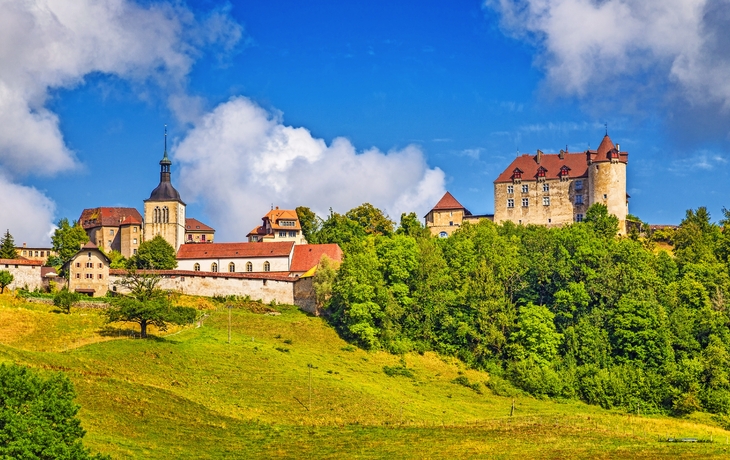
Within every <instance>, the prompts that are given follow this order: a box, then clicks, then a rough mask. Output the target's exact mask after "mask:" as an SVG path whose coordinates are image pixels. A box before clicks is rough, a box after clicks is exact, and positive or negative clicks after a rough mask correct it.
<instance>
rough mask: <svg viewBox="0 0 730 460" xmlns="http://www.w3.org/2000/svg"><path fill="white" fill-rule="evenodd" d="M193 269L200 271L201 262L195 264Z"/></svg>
mask: <svg viewBox="0 0 730 460" xmlns="http://www.w3.org/2000/svg"><path fill="white" fill-rule="evenodd" d="M193 270H195V271H196V272H199V271H200V264H195V265H193Z"/></svg>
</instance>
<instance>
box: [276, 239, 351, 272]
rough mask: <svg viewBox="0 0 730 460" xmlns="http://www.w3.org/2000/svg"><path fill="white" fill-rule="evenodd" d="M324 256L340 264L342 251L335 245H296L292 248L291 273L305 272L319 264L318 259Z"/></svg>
mask: <svg viewBox="0 0 730 460" xmlns="http://www.w3.org/2000/svg"><path fill="white" fill-rule="evenodd" d="M323 255H326V256H327V257H329V258H330V259H332V260H334V261H336V262H342V249H340V246H339V245H337V244H298V245H296V246H294V255H293V256H292V261H291V267H289V270H291V271H292V272H297V273H298V272H306V271H307V270H309V269H310V268H312V267H314V266H315V265H317V264H318V263H319V259H321V258H322V256H323Z"/></svg>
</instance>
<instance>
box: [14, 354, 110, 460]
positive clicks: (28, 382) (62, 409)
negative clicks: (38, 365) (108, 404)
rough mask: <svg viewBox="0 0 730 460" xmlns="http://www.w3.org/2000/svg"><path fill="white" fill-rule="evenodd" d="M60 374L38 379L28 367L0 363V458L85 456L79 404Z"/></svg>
mask: <svg viewBox="0 0 730 460" xmlns="http://www.w3.org/2000/svg"><path fill="white" fill-rule="evenodd" d="M75 396H76V393H75V391H74V388H73V385H72V384H71V381H70V380H69V379H68V377H66V376H65V375H64V374H62V373H54V374H51V375H50V376H49V377H48V378H42V377H40V376H39V375H38V374H36V373H34V372H32V371H30V370H29V369H28V368H25V367H22V366H17V365H5V364H1V365H0V458H28V459H31V458H34V459H50V458H61V459H88V458H97V459H102V458H108V457H104V456H101V455H99V454H96V455H92V454H91V453H90V452H89V451H88V450H87V449H85V448H84V446H83V444H82V442H81V440H82V438H83V437H84V435H85V434H86V433H85V432H84V430H83V428H81V422H80V421H79V419H78V418H76V414H77V413H78V411H79V406H78V405H76V404H74V402H73V400H74V398H75Z"/></svg>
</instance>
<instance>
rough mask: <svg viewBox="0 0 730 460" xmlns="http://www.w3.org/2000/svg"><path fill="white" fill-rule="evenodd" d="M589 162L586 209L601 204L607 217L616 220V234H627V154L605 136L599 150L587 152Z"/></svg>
mask: <svg viewBox="0 0 730 460" xmlns="http://www.w3.org/2000/svg"><path fill="white" fill-rule="evenodd" d="M586 156H587V161H588V205H589V206H590V205H592V204H594V203H602V204H604V205H606V207H607V208H608V213H609V214H614V215H615V216H616V217H618V233H619V235H625V234H626V215H627V214H628V213H629V204H628V195H627V194H626V164H627V163H628V161H629V154H628V152H621V151H620V147H619V146H618V145H614V144H613V141H611V138H610V137H608V133H606V135H605V136H604V137H603V140H602V141H601V145H599V146H598V150H595V151H592V150H588V151H587V152H586Z"/></svg>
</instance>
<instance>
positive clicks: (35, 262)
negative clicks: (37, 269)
mask: <svg viewBox="0 0 730 460" xmlns="http://www.w3.org/2000/svg"><path fill="white" fill-rule="evenodd" d="M0 265H36V266H42V265H43V262H42V261H40V260H28V259H0Z"/></svg>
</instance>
